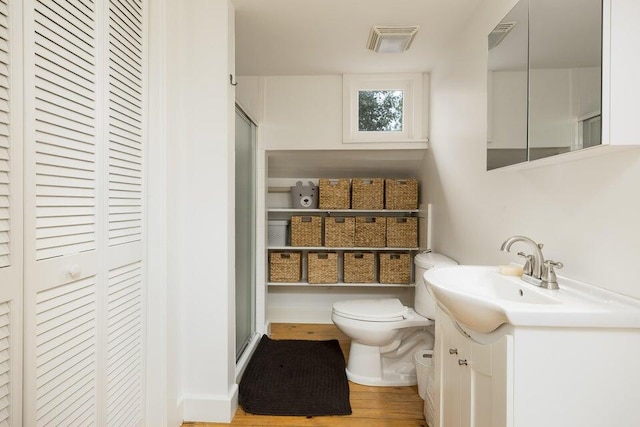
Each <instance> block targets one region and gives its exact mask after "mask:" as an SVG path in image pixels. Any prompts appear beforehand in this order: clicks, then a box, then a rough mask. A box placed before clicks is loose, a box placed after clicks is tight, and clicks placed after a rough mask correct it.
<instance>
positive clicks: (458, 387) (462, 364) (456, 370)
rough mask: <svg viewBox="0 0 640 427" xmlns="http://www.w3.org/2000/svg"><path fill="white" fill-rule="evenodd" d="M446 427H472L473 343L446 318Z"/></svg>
mask: <svg viewBox="0 0 640 427" xmlns="http://www.w3.org/2000/svg"><path fill="white" fill-rule="evenodd" d="M442 323H443V325H442V331H443V340H442V342H443V344H444V349H443V362H442V380H441V387H442V402H441V406H440V407H441V417H440V420H441V422H440V425H441V426H442V427H458V426H468V425H470V422H471V413H470V403H471V393H470V389H471V374H470V370H469V364H470V355H471V351H470V350H471V347H470V341H469V340H467V339H466V338H465V337H463V336H462V335H461V334H460V332H458V330H457V329H456V328H455V326H454V325H453V323H452V322H451V321H450V320H449V319H448V318H446V317H445V320H444V321H443V322H442Z"/></svg>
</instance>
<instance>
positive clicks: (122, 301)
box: [107, 262, 143, 426]
mask: <svg viewBox="0 0 640 427" xmlns="http://www.w3.org/2000/svg"><path fill="white" fill-rule="evenodd" d="M141 275H142V267H141V263H140V262H136V263H133V264H129V265H126V266H123V267H120V268H116V269H113V270H111V271H110V272H109V288H108V293H109V296H108V305H107V309H108V337H107V341H108V345H107V424H108V425H113V426H135V425H139V424H140V422H141V418H140V417H141V413H142V412H141V408H142V404H143V403H142V385H143V381H142V378H143V377H142V376H143V370H142V366H143V365H142V363H143V360H142V351H143V347H142V343H143V336H142V334H143V313H142V278H141Z"/></svg>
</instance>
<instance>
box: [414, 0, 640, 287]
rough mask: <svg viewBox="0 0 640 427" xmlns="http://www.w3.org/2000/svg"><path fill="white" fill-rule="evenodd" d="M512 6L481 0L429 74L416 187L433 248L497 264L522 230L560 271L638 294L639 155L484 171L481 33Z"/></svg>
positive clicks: (511, 2)
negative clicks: (503, 247)
mask: <svg viewBox="0 0 640 427" xmlns="http://www.w3.org/2000/svg"><path fill="white" fill-rule="evenodd" d="M514 4H515V1H514V0H500V1H498V0H485V1H484V2H483V3H481V4H480V5H479V7H478V8H477V12H476V15H475V16H474V17H473V18H472V20H471V22H469V23H468V25H464V26H461V28H464V32H463V33H462V34H461V36H460V38H459V39H458V40H456V41H454V42H453V43H452V45H451V46H450V49H449V51H448V52H449V53H448V54H447V57H446V58H443V60H442V61H441V62H440V63H439V65H438V66H437V67H436V68H435V69H434V70H433V72H432V74H431V111H432V115H431V120H430V123H431V142H430V150H429V155H428V156H427V160H426V162H425V176H424V179H423V181H424V182H426V183H427V185H428V189H427V190H428V197H429V199H430V202H431V203H433V206H434V236H433V237H434V249H435V250H438V251H441V252H443V253H445V254H447V255H450V256H452V257H453V258H455V259H456V260H458V261H459V262H462V263H466V264H498V263H505V262H508V261H509V260H511V259H514V260H515V256H510V255H507V254H503V253H501V252H499V250H498V248H499V247H500V244H501V243H502V242H503V241H504V240H505V239H506V238H508V237H509V236H511V235H514V234H523V235H526V236H529V237H531V238H533V239H534V240H536V241H537V242H542V243H544V244H545V248H544V254H545V256H546V258H547V259H553V260H556V261H562V262H563V263H564V264H565V268H564V269H563V270H561V271H560V272H559V273H560V274H562V275H566V276H569V277H572V278H576V279H579V280H582V281H585V282H588V283H592V284H594V285H597V286H601V287H603V288H607V289H610V290H613V291H616V292H620V293H623V294H626V295H630V296H633V297H636V298H640V283H639V281H638V275H637V272H636V271H635V270H636V269H635V266H636V265H637V263H638V259H639V258H640V239H639V238H638V237H639V236H640V221H638V212H640V198H639V197H637V194H638V183H639V182H640V151H639V150H637V149H635V150H631V151H625V152H616V153H608V154H606V155H601V156H597V157H593V158H588V159H581V160H575V161H573V162H569V163H563V164H557V165H548V166H544V167H539V168H534V169H527V170H512V169H509V170H503V171H494V172H489V173H488V172H486V171H485V168H486V154H485V139H486V134H487V124H486V111H487V98H486V90H487V72H486V68H487V58H486V55H487V54H486V49H487V48H486V45H487V42H486V36H487V34H488V33H489V32H490V30H491V29H492V28H493V27H494V26H495V24H496V23H497V22H498V21H499V20H500V19H501V18H502V16H504V15H505V14H506V13H507V12H508V10H509V9H510V7H511V6H513V5H514ZM616 84H617V85H620V82H616ZM636 138H637V140H636V142H640V137H636ZM514 249H516V248H515V247H514ZM517 249H525V248H524V247H522V248H520V247H518V248H517Z"/></svg>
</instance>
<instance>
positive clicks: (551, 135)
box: [487, 0, 602, 170]
mask: <svg viewBox="0 0 640 427" xmlns="http://www.w3.org/2000/svg"><path fill="white" fill-rule="evenodd" d="M488 52H489V53H488V82H487V83H488V85H487V99H488V110H487V111H488V123H487V125H488V127H487V130H488V132H487V170H492V169H496V168H501V167H505V166H510V165H514V164H518V163H523V162H530V161H534V160H537V159H541V158H545V157H550V156H555V155H558V154H562V153H567V152H570V151H575V150H581V149H584V148H588V147H592V146H595V145H599V144H601V143H602V136H601V135H602V130H601V110H602V107H601V105H602V0H563V1H560V2H558V1H555V0H520V1H519V2H518V3H517V4H516V5H515V6H514V7H513V8H512V9H511V11H510V12H509V13H508V14H507V15H506V16H505V17H504V19H502V20H501V21H500V23H499V24H498V25H497V26H496V27H495V29H494V30H493V31H492V32H491V33H490V34H489V36H488Z"/></svg>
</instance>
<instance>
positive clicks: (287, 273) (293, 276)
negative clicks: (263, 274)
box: [269, 252, 302, 282]
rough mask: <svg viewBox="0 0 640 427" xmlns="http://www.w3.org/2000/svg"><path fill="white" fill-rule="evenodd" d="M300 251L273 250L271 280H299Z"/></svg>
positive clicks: (270, 264)
mask: <svg viewBox="0 0 640 427" xmlns="http://www.w3.org/2000/svg"><path fill="white" fill-rule="evenodd" d="M301 260H302V257H301V253H300V252H271V253H270V254H269V281H271V282H299V281H300V280H301V278H302V277H301V275H300V265H301V263H300V261H301Z"/></svg>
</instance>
